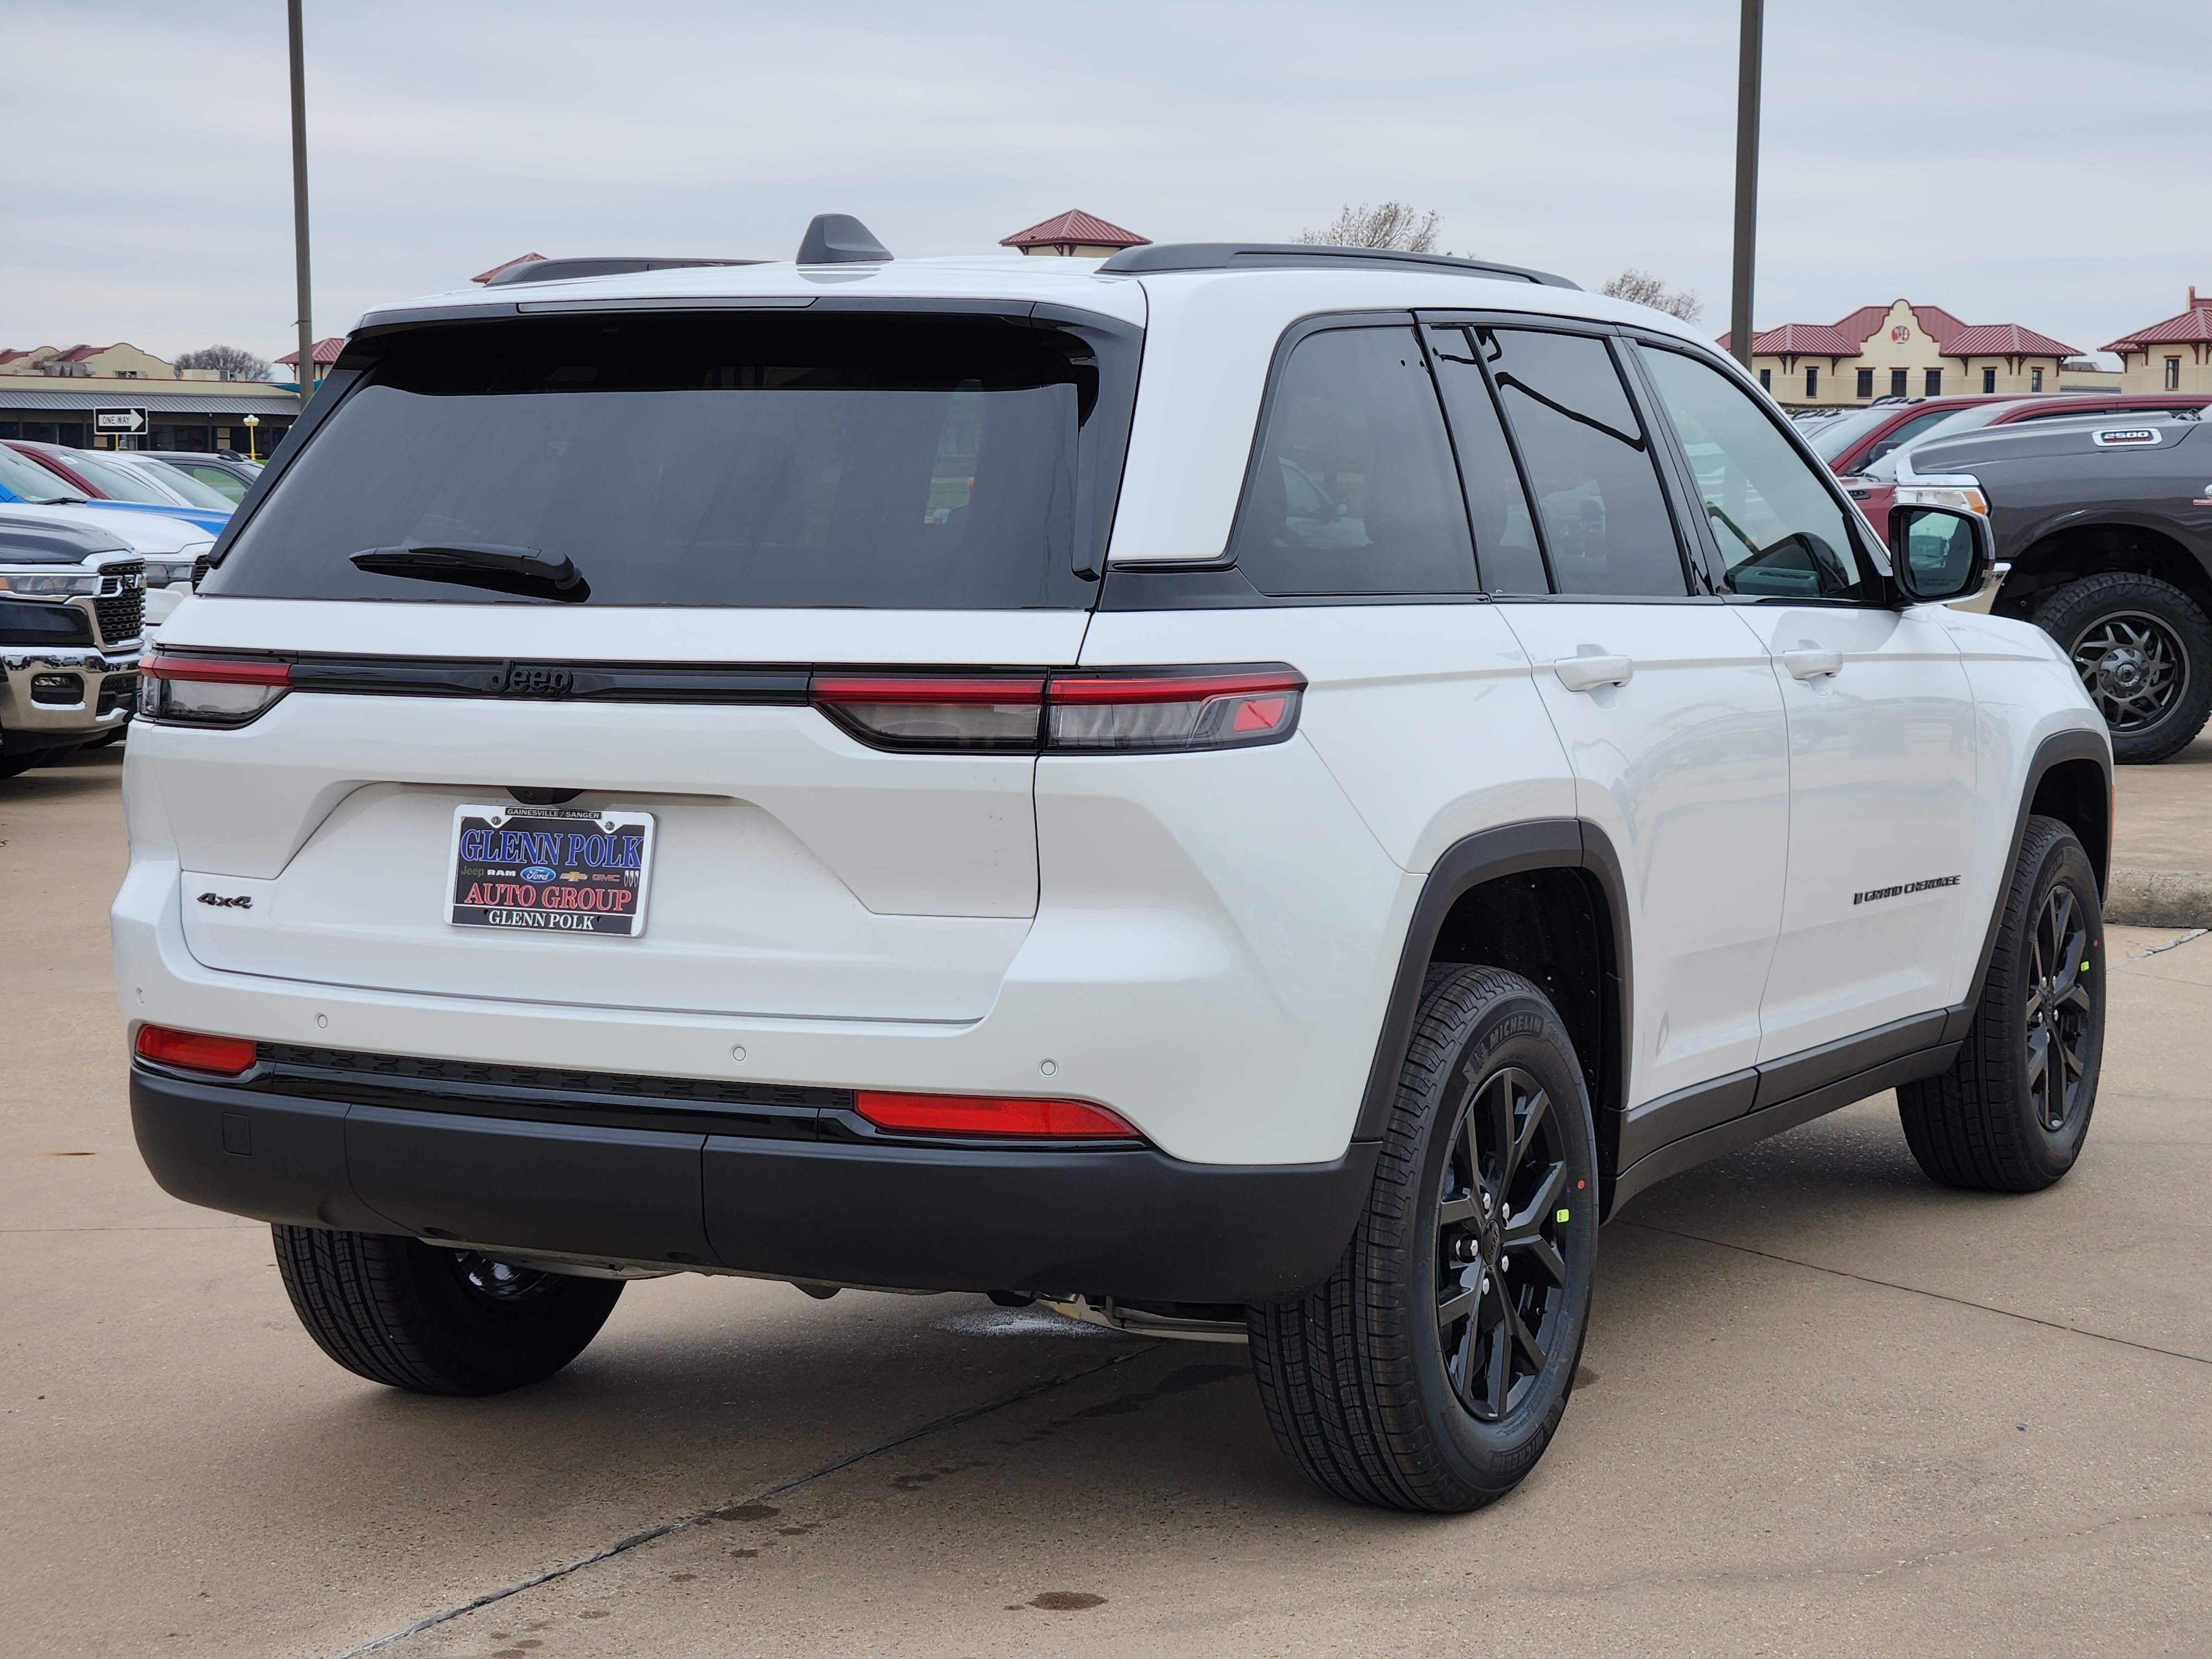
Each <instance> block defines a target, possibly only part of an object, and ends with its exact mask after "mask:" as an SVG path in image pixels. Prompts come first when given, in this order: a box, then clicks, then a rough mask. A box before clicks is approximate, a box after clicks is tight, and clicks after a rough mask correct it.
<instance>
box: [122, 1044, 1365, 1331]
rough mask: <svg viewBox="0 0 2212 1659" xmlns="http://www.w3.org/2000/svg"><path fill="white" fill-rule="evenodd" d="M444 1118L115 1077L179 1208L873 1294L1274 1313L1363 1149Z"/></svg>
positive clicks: (1310, 1262) (237, 1088) (446, 1111)
mask: <svg viewBox="0 0 2212 1659" xmlns="http://www.w3.org/2000/svg"><path fill="white" fill-rule="evenodd" d="M494 1104H495V1103H493V1102H490V1101H487V1102H486V1105H487V1106H491V1105H494ZM457 1105H460V1106H465V1103H459V1102H453V1101H447V1102H445V1103H441V1107H440V1108H439V1109H408V1108H402V1107H394V1106H386V1105H370V1104H363V1103H357V1102H347V1101H343V1100H324V1099H315V1098H312V1097H301V1096H299V1095H273V1094H270V1093H267V1092H264V1091H258V1090H256V1089H254V1088H252V1087H249V1086H241V1085H235V1084H225V1083H214V1082H200V1081H195V1080H190V1079H185V1078H181V1077H178V1076H175V1075H173V1074H171V1073H165V1072H160V1071H156V1070H154V1069H152V1068H149V1067H147V1066H143V1065H141V1066H133V1067H132V1071H131V1121H132V1125H133V1127H134V1128H135V1130H136V1132H137V1139H138V1146H139V1150H140V1152H141V1153H142V1154H143V1156H144V1158H145V1159H146V1163H147V1165H148V1167H149V1169H150V1170H152V1171H153V1173H154V1177H155V1180H156V1181H158V1182H160V1183H161V1186H162V1188H164V1189H165V1190H167V1192H168V1193H170V1194H172V1195H173V1196H174V1197H177V1198H179V1199H182V1200H185V1202H187V1203H191V1204H199V1205H204V1206H208V1207H209V1208H211V1209H216V1210H222V1211H227V1212H230V1213H231V1214H234V1215H242V1216H249V1217H252V1218H255V1219H258V1220H264V1221H273V1222H285V1223H289V1224H292V1225H301V1226H313V1227H337V1228H346V1229H350V1230H353V1231H362V1232H380V1233H395V1234H404V1235H410V1236H413V1237H422V1238H428V1239H434V1240H446V1241H453V1242H457V1243H468V1244H472V1245H477V1246H483V1247H488V1248H492V1249H501V1248H504V1249H509V1250H512V1251H514V1252H516V1253H518V1254H527V1253H530V1252H533V1251H534V1252H539V1253H543V1254H545V1255H563V1256H574V1257H581V1258H586V1259H590V1260H593V1261H605V1262H608V1263H611V1264H615V1263H620V1264H629V1265H636V1266H648V1267H707V1268H718V1267H719V1268H725V1269H728V1270H731V1271H733V1272H738V1273H749V1274H755V1275H759V1276H763V1277H769V1278H778V1279H807V1280H819V1281H824V1282H828V1283H833V1284H848V1285H878V1286H882V1287H884V1288H889V1289H908V1290H923V1291H994V1290H1013V1291H1038V1292H1053V1293H1062V1294H1067V1293H1077V1292H1080V1293H1085V1294H1089V1295H1091V1296H1094V1297H1095V1296H1113V1297H1120V1298H1122V1299H1125V1300H1131V1299H1143V1300H1155V1301H1170V1302H1211V1303H1238V1302H1265V1301H1273V1300H1279V1299H1281V1298H1283V1297H1289V1296H1291V1295H1294V1294H1296V1293H1297V1292H1298V1291H1302V1290H1304V1289H1306V1288H1308V1287H1309V1286H1310V1285H1314V1284H1316V1283H1317V1282H1319V1281H1320V1280H1321V1279H1323V1278H1325V1277H1326V1276H1327V1275H1328V1272H1329V1271H1330V1269H1331V1268H1332V1267H1334V1265H1335V1263H1336V1261H1337V1258H1338V1257H1339V1256H1340V1255H1341V1254H1342V1253H1343V1249H1344V1246H1345V1244H1346V1241H1347V1240H1348V1239H1349V1238H1350V1237H1351V1233H1352V1225H1353V1223H1354V1221H1355V1220H1356V1218H1357V1217H1358V1212H1359V1207H1360V1206H1361V1204H1362V1203H1363V1201H1364V1199H1365V1197H1366V1194H1367V1190H1368V1186H1369V1182H1370V1178H1371V1176H1372V1175H1373V1171H1374V1164H1375V1158H1376V1151H1377V1148H1376V1146H1375V1145H1373V1144H1372V1143H1360V1142H1355V1143H1353V1144H1352V1146H1349V1147H1348V1148H1347V1149H1346V1153H1345V1155H1344V1156H1343V1157H1342V1158H1338V1159H1336V1160H1335V1161H1334V1162H1333V1163H1329V1164H1296V1165H1276V1166H1238V1165H1225V1164H1190V1163H1186V1162H1184V1161H1182V1160H1181V1159H1177V1158H1169V1157H1167V1156H1166V1155H1165V1154H1164V1153H1161V1152H1157V1151H1154V1150H1152V1149H1150V1148H1143V1149H1121V1148H1112V1149H1109V1148H1103V1147H1096V1146H1092V1147H1082V1148H1064V1147H1036V1148H1026V1147H1024V1148H1014V1147H998V1146H992V1147H987V1148H977V1147H974V1146H958V1147H952V1146H945V1147H939V1146H913V1145H854V1144H849V1143H844V1144H840V1143H832V1142H826V1141H818V1140H811V1139H793V1138H790V1137H788V1136H782V1137H778V1136H775V1135H761V1136H749V1135H740V1134H722V1133H681V1132H678V1131H676V1130H672V1129H665V1128H654V1129H633V1128H622V1127H604V1126H595V1125H587V1124H580V1123H568V1122H550V1121H538V1120H533V1119H526V1118H518V1117H515V1116H513V1115H474V1114H472V1113H470V1112H468V1111H467V1110H465V1109H453V1108H454V1107H455V1106H457ZM509 1109H510V1110H511V1108H509Z"/></svg>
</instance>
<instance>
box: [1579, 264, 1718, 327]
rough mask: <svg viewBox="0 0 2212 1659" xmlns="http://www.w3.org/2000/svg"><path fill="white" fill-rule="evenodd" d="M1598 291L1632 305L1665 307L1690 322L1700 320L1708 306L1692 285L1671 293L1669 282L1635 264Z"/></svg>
mask: <svg viewBox="0 0 2212 1659" xmlns="http://www.w3.org/2000/svg"><path fill="white" fill-rule="evenodd" d="M1598 292H1599V293H1601V294H1604V295H1610V296H1611V297H1613V299H1616V300H1626V301H1628V302H1629V303H1630V304H1632V305H1639V306H1650V307H1651V308H1652V309H1653V310H1654V311H1663V312H1665V313H1667V314H1668V316H1669V317H1679V318H1680V319H1682V320H1683V321H1684V322H1686V323H1694V322H1696V321H1697V320H1698V318H1699V313H1702V312H1703V311H1704V310H1705V301H1702V300H1700V299H1699V298H1698V296H1697V294H1696V293H1695V292H1694V291H1693V290H1692V289H1683V290H1682V291H1681V292H1680V293H1679V294H1669V293H1668V291H1667V284H1666V283H1662V282H1661V281H1660V280H1659V279H1658V278H1657V277H1656V276H1653V275H1652V274H1651V273H1650V271H1648V270H1635V269H1633V268H1632V269H1630V270H1624V271H1622V272H1621V273H1620V276H1616V277H1614V278H1613V280H1612V281H1611V282H1609V283H1607V284H1606V285H1605V286H1604V287H1603V288H1601V289H1598Z"/></svg>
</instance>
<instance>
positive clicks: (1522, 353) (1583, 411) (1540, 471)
mask: <svg viewBox="0 0 2212 1659" xmlns="http://www.w3.org/2000/svg"><path fill="white" fill-rule="evenodd" d="M1474 337H1475V340H1476V343H1478V345H1480V348H1481V349H1482V353H1483V356H1484V357H1485V359H1486V361H1487V362H1488V363H1489V365H1490V370H1491V374H1492V378H1493V379H1494V380H1496V381H1497V383H1498V401H1499V402H1500V403H1501V404H1504V410H1505V418H1506V420H1507V421H1508V422H1510V424H1511V426H1512V428H1513V434H1514V436H1515V438H1516V440H1517V441H1518V442H1519V444H1520V447H1521V461H1522V465H1523V466H1525V467H1526V468H1527V469H1528V489H1529V493H1530V494H1531V495H1534V497H1535V501H1536V518H1537V521H1538V523H1539V525H1540V526H1541V530H1542V532H1543V538H1544V548H1545V551H1546V552H1547V554H1548V555H1549V556H1550V558H1551V565H1552V575H1553V580H1555V581H1556V582H1557V583H1558V585H1559V592H1562V593H1622V594H1643V595H1661V594H1680V593H1686V592H1688V591H1689V589H1688V585H1687V582H1686V580H1685V578H1684V576H1683V574H1682V561H1681V556H1680V552H1679V551H1678V550H1677V548H1676V544H1675V541H1674V520H1672V519H1671V518H1670V517H1669V516H1668V512H1667V498H1666V496H1665V495H1663V494H1662V492H1661V489H1660V488H1659V474H1658V471H1657V468H1656V465H1655V463H1654V461H1653V458H1652V453H1651V443H1650V439H1649V437H1648V436H1647V435H1645V433H1644V426H1643V423H1642V422H1640V421H1638V419H1637V417H1636V410H1635V409H1634V408H1633V407H1632V405H1631V404H1630V403H1629V401H1628V393H1627V391H1626V388H1624V387H1623V386H1622V385H1621V383H1620V372H1619V371H1618V370H1617V369H1616V368H1614V367H1613V355H1612V353H1610V352H1609V351H1607V349H1606V344H1605V342H1604V341H1603V340H1599V339H1593V338H1591V337H1589V336H1587V335H1579V334H1544V333H1537V332H1534V331H1523V330H1520V329H1505V328H1501V329H1497V330H1494V331H1493V330H1491V329H1477V330H1475V331H1474Z"/></svg>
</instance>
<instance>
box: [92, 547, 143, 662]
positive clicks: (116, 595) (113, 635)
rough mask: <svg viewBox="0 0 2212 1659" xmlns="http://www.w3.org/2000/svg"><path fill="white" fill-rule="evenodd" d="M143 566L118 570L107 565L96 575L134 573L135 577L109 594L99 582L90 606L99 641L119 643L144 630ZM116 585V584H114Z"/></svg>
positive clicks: (102, 642)
mask: <svg viewBox="0 0 2212 1659" xmlns="http://www.w3.org/2000/svg"><path fill="white" fill-rule="evenodd" d="M145 568H146V567H145V566H143V565H139V566H137V567H135V568H132V567H129V566H125V567H123V568H120V569H118V568H117V567H115V566H113V565H111V566H109V567H108V568H106V570H104V571H102V572H101V573H100V574H102V575H104V576H108V577H113V576H117V575H136V576H137V578H138V580H136V581H133V582H132V583H131V585H130V586H127V587H121V588H120V591H118V592H113V593H110V592H106V588H107V586H108V585H107V583H106V582H104V581H103V582H102V583H100V589H101V592H100V598H98V599H94V601H93V603H92V608H93V611H94V614H96V615H97V616H98V617H99V618H100V643H101V644H102V645H120V644H121V643H122V642H123V641H125V640H135V639H137V637H138V636H139V635H141V634H143V633H144V632H145V631H146V587H145V575H144V572H145ZM118 586H119V585H118Z"/></svg>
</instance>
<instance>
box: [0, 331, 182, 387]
mask: <svg viewBox="0 0 2212 1659" xmlns="http://www.w3.org/2000/svg"><path fill="white" fill-rule="evenodd" d="M0 374H45V375H49V376H52V377H53V378H56V379H59V380H175V379H176V378H177V369H176V365H175V364H173V363H172V362H168V360H167V359H166V358H162V357H156V356H155V355H154V354H153V353H152V352H150V351H141V350H140V349H138V348H137V346H135V345H131V344H130V343H127V342H125V341H121V340H118V341H117V342H116V343H114V344H113V345H104V346H96V345H74V346H71V347H70V349H68V350H66V351H58V350H56V349H54V348H53V347H52V346H33V347H32V348H31V349H29V350H28V351H19V350H16V349H13V348H10V349H8V350H5V351H0Z"/></svg>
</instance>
